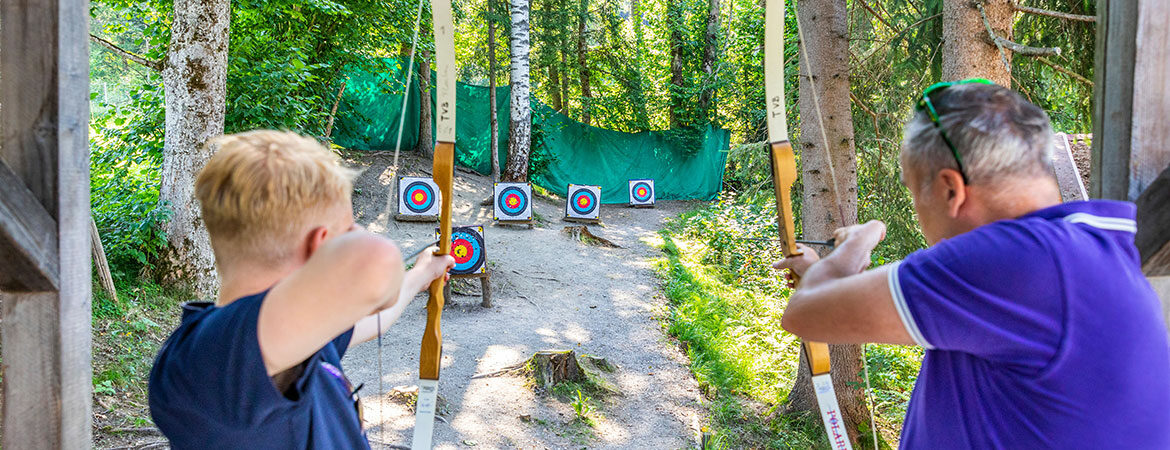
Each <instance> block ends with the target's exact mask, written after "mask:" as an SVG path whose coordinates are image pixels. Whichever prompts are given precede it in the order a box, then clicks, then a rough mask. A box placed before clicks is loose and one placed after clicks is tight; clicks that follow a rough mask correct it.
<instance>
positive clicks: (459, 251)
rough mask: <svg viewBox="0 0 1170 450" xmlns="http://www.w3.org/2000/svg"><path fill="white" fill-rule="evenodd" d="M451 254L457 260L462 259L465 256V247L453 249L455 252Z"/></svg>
mask: <svg viewBox="0 0 1170 450" xmlns="http://www.w3.org/2000/svg"><path fill="white" fill-rule="evenodd" d="M452 253H454V254H455V256H456V257H458V258H462V257H464V256H467V247H463V246H460V247H455V250H454V251H453V252H452Z"/></svg>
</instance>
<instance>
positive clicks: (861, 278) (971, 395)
mask: <svg viewBox="0 0 1170 450" xmlns="http://www.w3.org/2000/svg"><path fill="white" fill-rule="evenodd" d="M1051 145H1052V130H1051V126H1050V124H1049V120H1048V116H1047V115H1046V114H1045V113H1044V112H1043V111H1041V110H1040V109H1039V108H1037V107H1036V106H1035V105H1032V104H1031V103H1028V102H1027V101H1026V100H1024V99H1023V98H1021V97H1020V96H1019V95H1018V94H1016V93H1014V92H1012V91H1010V90H1008V89H1005V88H1002V87H999V86H995V85H993V84H990V82H987V81H985V80H966V81H962V82H957V83H940V84H939V85H935V86H932V87H931V89H928V90H927V91H926V92H925V93H924V94H923V98H922V100H921V101H920V102H919V105H918V108H917V112H916V114H915V115H914V117H913V118H912V119H911V120H910V122H909V123H908V124H907V125H906V129H905V136H904V140H903V142H902V153H901V166H902V174H903V183H904V184H905V185H906V187H907V188H909V190H910V192H911V195H912V196H913V198H914V209H915V211H916V212H917V214H918V218H919V221H920V223H921V226H922V231H923V234H924V235H925V237H926V240H927V242H928V243H929V244H930V248H927V249H924V250H920V251H917V252H915V253H913V254H911V255H910V256H908V257H907V258H906V259H905V260H903V261H901V262H897V263H894V264H890V265H886V266H883V267H880V268H877V269H874V270H868V271H866V270H865V269H866V267H867V266H869V264H870V251H871V250H873V248H874V247H875V246H876V245H877V244H878V242H880V241H881V240H882V239H883V238H884V233H885V225H884V224H882V223H881V222H876V221H875V222H869V223H866V224H863V225H857V226H852V227H847V228H843V229H840V230H837V232H836V233H835V237H836V239H837V248H836V249H835V250H834V251H833V252H832V253H830V254H829V255H828V256H826V257H825V258H824V259H820V260H819V261H818V258H817V255H816V254H815V253H814V252H813V251H812V250H811V249H810V248H808V247H803V246H802V247H801V248H800V249H801V250H802V251H803V253H804V254H803V255H802V256H798V257H792V258H787V259H785V260H783V261H780V262H778V263H777V264H776V267H777V268H787V269H791V270H793V271H794V272H795V273H797V274H798V275H803V279H802V284H801V286H800V288H799V289H797V291H796V293H795V294H794V295H793V296H792V298H791V299H790V301H789V304H788V308H787V310H786V311H785V312H784V318H783V324H782V325H783V327H784V329H786V330H788V331H790V332H792V333H794V334H796V335H798V336H800V337H802V338H806V339H809V340H813V341H822V342H828V343H831V344H857V343H865V342H876V343H889V344H902V345H920V346H922V347H924V348H925V349H926V356H925V359H924V360H923V362H922V370H921V372H920V373H919V375H918V382H917V385H916V386H915V387H914V392H913V395H912V396H911V398H910V406H909V410H908V411H907V414H906V420H905V424H904V427H903V430H902V440H901V446H902V448H925V449H937V448H978V449H986V448H1028V449H1034V448H1142V449H1146V448H1149V449H1153V448H1161V449H1165V448H1170V345H1168V343H1167V334H1166V325H1165V323H1163V321H1162V319H1161V315H1160V306H1159V302H1158V299H1157V297H1156V296H1155V294H1154V292H1153V290H1152V289H1151V288H1150V286H1149V284H1148V283H1147V282H1146V280H1145V278H1144V277H1143V276H1142V273H1141V269H1140V265H1139V261H1138V254H1137V250H1136V248H1135V247H1134V243H1133V240H1134V232H1135V230H1136V225H1135V222H1134V214H1135V209H1134V206H1133V205H1132V204H1130V203H1126V202H1116V201H1103V200H1098V201H1086V202H1074V203H1063V204H1062V203H1061V202H1060V194H1059V190H1058V189H1057V184H1056V180H1055V178H1054V177H1053V175H1052V170H1051V166H1050V164H1051V162H1050V160H1049V151H1050V150H1049V149H1050V147H1051Z"/></svg>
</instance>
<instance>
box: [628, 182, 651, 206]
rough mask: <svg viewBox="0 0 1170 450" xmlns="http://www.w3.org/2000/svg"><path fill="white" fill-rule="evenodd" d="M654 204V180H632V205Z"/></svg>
mask: <svg viewBox="0 0 1170 450" xmlns="http://www.w3.org/2000/svg"><path fill="white" fill-rule="evenodd" d="M653 204H654V180H630V205H631V206H641V205H653Z"/></svg>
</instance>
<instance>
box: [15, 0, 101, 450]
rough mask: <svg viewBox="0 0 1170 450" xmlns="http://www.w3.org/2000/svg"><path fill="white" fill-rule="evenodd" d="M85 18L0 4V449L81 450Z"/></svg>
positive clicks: (72, 8) (86, 263)
mask: <svg viewBox="0 0 1170 450" xmlns="http://www.w3.org/2000/svg"><path fill="white" fill-rule="evenodd" d="M88 14H89V4H88V2H87V1H86V0H4V1H3V2H0V49H2V52H3V58H0V104H2V105H4V106H3V108H0V129H2V131H3V137H2V139H3V140H2V145H0V191H2V192H3V193H4V195H3V196H0V274H2V275H0V289H2V290H3V292H0V299H2V300H0V301H2V302H3V307H2V308H0V314H2V316H3V325H2V326H0V335H2V339H3V342H4V345H3V350H2V352H3V371H4V386H3V394H4V407H3V430H4V437H3V447H4V448H13V449H16V448H20V449H77V448H91V447H92V446H93V443H92V430H91V420H92V419H91V411H90V402H91V397H90V391H91V388H92V384H91V380H90V375H91V368H90V345H91V342H90V340H91V338H90V336H91V335H90V333H91V331H90V279H91V278H90V259H89V258H90V241H89V223H88V222H89V220H90V211H89V158H88V155H89V142H88V137H87V133H88V125H89V48H88V41H89V40H88V38H87V37H88V30H89V26H88Z"/></svg>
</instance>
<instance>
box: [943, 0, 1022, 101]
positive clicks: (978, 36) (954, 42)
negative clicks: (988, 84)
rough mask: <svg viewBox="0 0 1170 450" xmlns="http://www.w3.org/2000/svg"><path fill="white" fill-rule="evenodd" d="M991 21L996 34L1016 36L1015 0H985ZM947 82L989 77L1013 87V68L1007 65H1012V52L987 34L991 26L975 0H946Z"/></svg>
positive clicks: (1006, 37)
mask: <svg viewBox="0 0 1170 450" xmlns="http://www.w3.org/2000/svg"><path fill="white" fill-rule="evenodd" d="M983 9H984V11H986V12H987V19H988V22H989V23H990V24H991V29H992V30H995V34H996V35H997V36H999V37H1002V38H1004V39H1009V40H1010V39H1011V38H1012V19H1013V18H1014V15H1015V10H1014V9H1013V8H1012V1H1011V0H983ZM942 20H943V43H942V78H943V81H953V80H962V79H965V78H975V77H979V78H987V79H989V80H991V81H994V82H995V83H996V84H998V85H1000V86H1004V87H1008V88H1010V87H1011V86H1012V73H1011V70H1010V69H1009V68H1008V67H1007V66H1005V65H1004V59H1006V60H1007V64H1009V65H1010V64H1011V61H1012V53H1011V51H1010V50H1007V49H1004V53H1003V56H1002V57H1001V56H1000V52H999V48H998V47H996V46H995V44H994V43H992V42H991V38H990V37H989V36H988V35H987V27H986V26H985V25H984V24H983V17H982V16H981V15H980V14H979V9H978V8H976V7H975V4H974V3H973V2H972V1H971V0H946V1H944V2H943V17H942Z"/></svg>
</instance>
